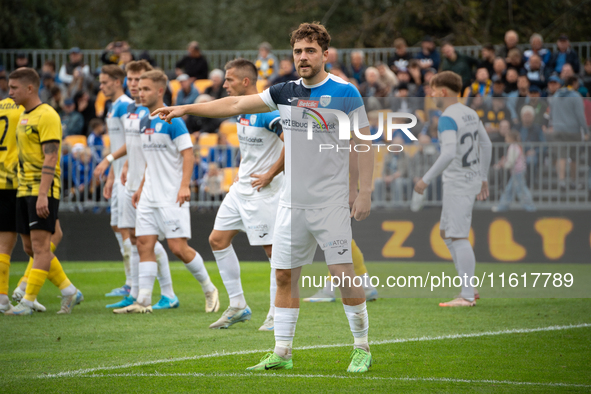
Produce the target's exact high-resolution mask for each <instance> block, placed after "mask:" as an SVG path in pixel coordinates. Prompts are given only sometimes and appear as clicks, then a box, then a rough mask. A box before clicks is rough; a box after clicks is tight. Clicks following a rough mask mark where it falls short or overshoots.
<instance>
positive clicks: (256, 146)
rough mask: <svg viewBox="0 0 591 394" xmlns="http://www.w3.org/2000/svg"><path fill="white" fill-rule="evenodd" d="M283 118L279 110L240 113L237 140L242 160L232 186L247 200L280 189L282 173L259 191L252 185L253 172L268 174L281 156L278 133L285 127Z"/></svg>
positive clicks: (266, 195) (281, 147)
mask: <svg viewBox="0 0 591 394" xmlns="http://www.w3.org/2000/svg"><path fill="white" fill-rule="evenodd" d="M280 119H281V118H280V116H279V111H273V112H266V113H261V114H255V115H240V116H238V119H237V129H238V140H239V141H240V156H241V158H242V159H241V161H240V168H239V170H238V182H237V183H235V184H234V185H233V186H232V187H235V188H236V191H237V192H238V193H240V195H241V196H242V197H243V198H245V199H259V198H266V197H268V196H270V195H273V194H275V193H277V192H278V191H279V190H280V189H281V186H282V184H283V174H279V175H277V176H276V177H275V178H273V181H271V183H270V184H269V185H267V186H265V187H264V188H262V189H261V191H260V192H257V191H256V189H255V188H253V187H252V186H251V182H252V181H253V180H255V178H252V177H251V175H252V174H264V173H266V172H267V171H269V169H270V168H271V167H272V166H273V164H274V163H275V162H276V161H277V160H278V159H279V157H280V156H281V149H283V141H281V138H279V136H280V135H281V133H282V132H283V129H282V127H281V122H280Z"/></svg>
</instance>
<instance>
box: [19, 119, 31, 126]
mask: <svg viewBox="0 0 591 394" xmlns="http://www.w3.org/2000/svg"><path fill="white" fill-rule="evenodd" d="M27 123H29V119H22V120H21V124H22V125H25V124H27Z"/></svg>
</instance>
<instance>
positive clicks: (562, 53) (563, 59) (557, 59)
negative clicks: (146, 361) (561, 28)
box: [548, 34, 581, 74]
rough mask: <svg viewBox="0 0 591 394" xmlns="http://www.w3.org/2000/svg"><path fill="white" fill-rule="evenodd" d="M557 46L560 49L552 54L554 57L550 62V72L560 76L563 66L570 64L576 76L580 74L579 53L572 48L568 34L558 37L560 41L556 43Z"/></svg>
mask: <svg viewBox="0 0 591 394" xmlns="http://www.w3.org/2000/svg"><path fill="white" fill-rule="evenodd" d="M556 46H557V47H558V50H557V51H556V52H554V53H553V54H552V57H551V58H550V61H549V62H548V68H549V69H550V72H557V73H559V74H560V72H561V71H562V66H564V65H565V64H566V63H569V64H570V65H571V66H573V70H574V71H575V74H578V73H579V71H580V68H581V63H580V61H579V55H577V53H576V52H575V51H573V49H572V48H571V47H570V41H569V40H568V36H567V35H566V34H561V35H560V37H558V41H556Z"/></svg>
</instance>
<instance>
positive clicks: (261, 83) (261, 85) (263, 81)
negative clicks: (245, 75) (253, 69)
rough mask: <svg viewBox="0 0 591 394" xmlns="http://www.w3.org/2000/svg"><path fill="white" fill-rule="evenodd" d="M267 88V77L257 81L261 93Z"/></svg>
mask: <svg viewBox="0 0 591 394" xmlns="http://www.w3.org/2000/svg"><path fill="white" fill-rule="evenodd" d="M266 88H267V80H266V79H259V80H258V81H257V90H258V91H259V93H263V90H265V89H266Z"/></svg>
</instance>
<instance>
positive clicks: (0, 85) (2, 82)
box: [0, 65, 9, 100]
mask: <svg viewBox="0 0 591 394" xmlns="http://www.w3.org/2000/svg"><path fill="white" fill-rule="evenodd" d="M8 90H9V89H8V78H7V75H6V70H5V69H4V66H1V65H0V100H4V99H5V98H7V97H8Z"/></svg>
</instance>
